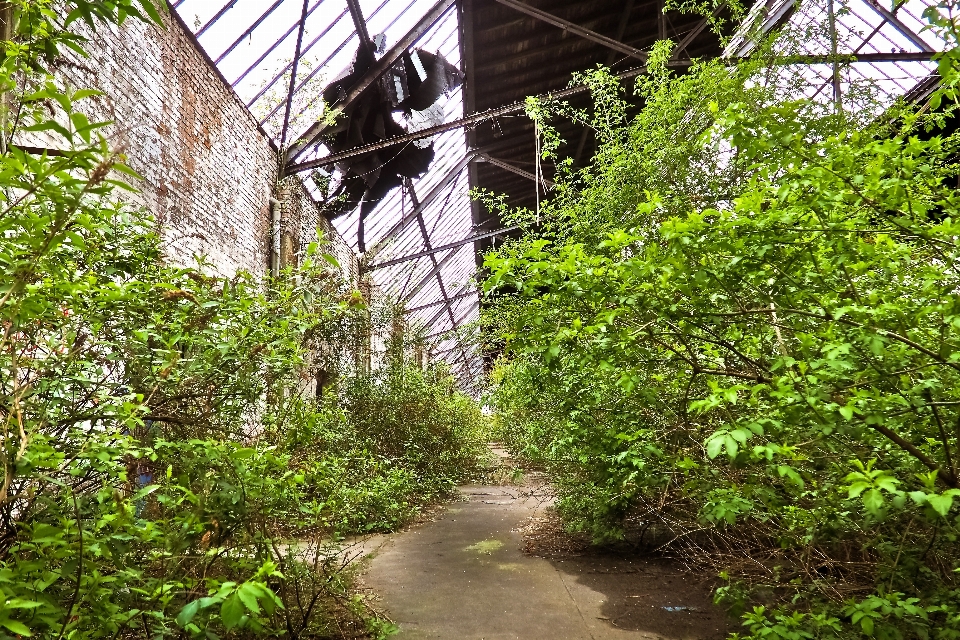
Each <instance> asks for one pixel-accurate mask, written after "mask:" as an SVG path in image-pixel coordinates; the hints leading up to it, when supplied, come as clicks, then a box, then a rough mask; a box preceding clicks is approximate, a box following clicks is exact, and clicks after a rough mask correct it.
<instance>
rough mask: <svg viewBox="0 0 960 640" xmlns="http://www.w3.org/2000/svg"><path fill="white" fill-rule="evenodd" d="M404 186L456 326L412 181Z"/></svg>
mask: <svg viewBox="0 0 960 640" xmlns="http://www.w3.org/2000/svg"><path fill="white" fill-rule="evenodd" d="M404 186H406V188H407V190H408V191H409V192H410V201H411V203H412V204H413V206H414V207H415V208H416V209H417V212H418V213H417V225H418V226H419V227H420V237H421V238H422V239H423V245H424V246H425V247H426V248H427V251H429V256H430V261H431V262H433V268H434V269H436V270H437V273H436V278H437V286H439V287H440V295H441V296H442V297H443V302H444V305H443V308H444V309H446V311H447V313H448V314H449V315H450V322H451V323H452V324H453V327H454V328H457V326H458V324H457V319H456V318H454V317H453V309H452V308H451V306H450V297H449V296H447V287H446V286H445V285H444V284H443V278H441V277H440V269H439V266H438V265H439V263H438V262H437V257H436V256H435V255H434V253H435V252H434V251H432V249H433V247H432V246H431V244H430V234H429V233H427V225H426V224H425V223H424V222H423V214H422V213H420V212H421V211H422V209H420V202H419V201H418V200H417V192H416V191H415V190H414V188H413V181H412V180H410V179H409V178H407V179H406V180H405V182H404ZM457 343H458V344H459V343H460V341H459V339H458V340H457ZM462 348H463V345H461V350H462ZM464 353H465V352H464Z"/></svg>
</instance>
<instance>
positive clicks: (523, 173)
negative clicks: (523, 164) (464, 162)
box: [479, 153, 554, 189]
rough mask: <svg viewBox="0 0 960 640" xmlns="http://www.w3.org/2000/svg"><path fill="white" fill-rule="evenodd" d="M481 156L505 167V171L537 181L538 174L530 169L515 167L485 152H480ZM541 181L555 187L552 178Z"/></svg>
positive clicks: (493, 163)
mask: <svg viewBox="0 0 960 640" xmlns="http://www.w3.org/2000/svg"><path fill="white" fill-rule="evenodd" d="M479 158H480V160H482V161H484V162H489V163H490V164H492V165H493V166H495V167H500V168H501V169H504V170H505V171H509V172H510V173H515V174H517V175H518V176H522V177H524V178H526V179H527V180H533V181H534V182H537V176H535V175H534V174H532V173H530V172H529V171H526V170H524V169H521V168H520V167H515V166H513V165H512V164H510V163H509V162H504V161H503V160H500V159H498V158H493V157H491V156H489V155H487V154H485V153H480V154H479ZM540 182H542V183H543V184H544V185H545V186H546V187H547V188H548V189H553V187H554V184H553V182H552V181H550V180H547V179H546V178H544V179H542V180H540Z"/></svg>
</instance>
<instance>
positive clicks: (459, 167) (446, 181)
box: [367, 152, 476, 258]
mask: <svg viewBox="0 0 960 640" xmlns="http://www.w3.org/2000/svg"><path fill="white" fill-rule="evenodd" d="M475 156H476V154H475V153H473V152H468V153H467V154H466V155H465V156H464V157H463V158H462V159H461V160H460V162H458V163H457V164H455V165H454V166H453V168H452V169H450V171H448V172H447V174H446V175H445V176H444V177H443V179H442V180H440V182H438V183H437V185H436V186H435V187H434V188H433V189H431V190H430V193H428V194H427V196H426V197H425V198H424V199H423V200H421V201H420V204H419V205H418V206H416V207H414V208H413V211H411V212H410V213H409V215H407V216H405V217H404V218H401V219H400V221H399V222H397V223H396V224H395V225H393V227H392V228H391V229H390V230H389V231H387V233H386V235H384V236H383V237H382V238H380V240H378V241H377V242H376V244H374V245H373V247H372V248H371V249H370V250H369V251H368V252H367V256H369V257H370V258H373V257H374V256H376V255H377V254H378V253H379V252H380V251H382V250H383V248H384V247H385V246H386V244H387V243H388V242H389V241H390V240H391V239H393V237H394V236H396V235H398V234H399V233H401V232H402V231H403V230H404V229H406V228H407V227H408V226H410V223H412V222H413V221H414V220H416V219H417V216H418V215H419V214H420V213H421V212H422V211H423V210H424V209H425V208H426V207H427V206H429V205H430V203H432V202H433V201H434V200H436V199H437V198H438V197H439V196H440V194H441V193H443V190H444V189H446V188H447V187H448V186H450V183H451V182H453V181H454V180H456V179H457V177H458V176H459V175H460V173H461V172H462V171H463V170H464V168H465V167H466V166H467V165H468V164H470V161H471V160H473V159H474V157H475Z"/></svg>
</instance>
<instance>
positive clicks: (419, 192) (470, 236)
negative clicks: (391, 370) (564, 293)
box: [171, 0, 942, 390]
mask: <svg viewBox="0 0 960 640" xmlns="http://www.w3.org/2000/svg"><path fill="white" fill-rule="evenodd" d="M929 4H931V0H901V1H900V2H897V3H896V4H894V5H891V6H889V7H888V6H886V5H885V4H881V3H880V2H878V1H876V0H846V1H844V0H824V1H817V2H813V1H808V2H801V3H799V4H797V3H795V2H793V1H792V0H760V2H758V3H757V4H756V6H754V7H753V10H752V11H751V13H750V16H749V18H748V20H747V22H746V23H745V24H744V25H743V27H744V30H743V31H742V32H741V34H740V35H739V37H737V38H734V39H733V41H732V42H731V43H730V44H729V46H728V48H727V49H726V50H725V51H724V50H722V49H721V46H720V41H719V37H718V36H717V35H716V34H714V33H713V31H712V30H711V29H710V28H709V23H708V21H707V19H706V18H705V17H703V16H700V15H692V14H682V13H679V12H676V11H664V10H663V0H593V1H592V2H576V1H573V0H275V1H274V2H268V1H265V0H229V1H228V0H177V1H175V2H172V3H171V6H172V8H173V9H174V10H175V11H176V12H177V14H178V16H179V17H180V19H181V21H182V22H183V24H185V25H186V26H187V27H188V28H189V29H190V30H191V31H192V32H193V34H194V36H195V37H196V39H197V40H198V42H199V44H200V46H201V47H202V49H203V50H204V51H205V52H206V54H207V55H208V56H209V58H210V59H211V61H213V63H214V64H215V65H216V66H217V68H218V70H219V71H220V72H221V74H222V75H223V76H224V77H225V78H226V79H227V81H228V82H229V83H230V84H231V85H232V86H233V88H234V90H235V91H236V92H237V94H238V95H239V96H240V98H241V99H242V100H243V101H244V102H245V103H246V104H247V106H248V107H249V108H250V110H251V113H253V114H254V116H255V117H257V119H258V120H259V121H260V124H261V126H262V127H263V129H264V130H265V131H266V132H267V134H268V135H270V136H271V137H273V139H274V141H275V142H276V144H277V145H278V148H282V149H284V150H285V154H286V155H285V161H286V168H285V171H286V172H287V173H288V174H299V175H301V176H302V177H303V179H304V183H305V184H306V185H307V187H308V188H309V189H311V190H312V192H313V194H314V196H315V198H316V199H317V200H318V201H320V202H322V201H324V199H325V198H326V197H327V196H328V195H329V194H327V193H325V192H324V186H325V182H324V180H326V177H327V176H329V175H330V174H331V170H332V169H333V168H334V167H345V166H348V165H350V164H351V163H353V166H359V165H360V164H363V162H368V163H369V159H370V158H376V159H377V161H376V163H375V164H376V166H375V167H374V169H373V170H374V171H376V172H377V174H378V175H379V173H380V171H381V168H382V167H385V166H386V165H388V164H389V163H390V162H392V161H395V160H396V159H397V158H399V157H401V156H402V155H403V154H410V153H411V152H412V150H413V149H414V147H418V148H423V147H425V146H426V145H429V144H432V149H433V161H432V162H431V163H430V165H429V168H428V169H427V170H426V171H425V172H424V173H422V174H421V175H417V176H416V177H413V178H412V179H408V178H405V177H404V176H402V175H401V176H399V177H398V178H397V184H398V185H399V186H397V187H396V188H392V189H390V190H389V191H388V192H387V193H386V194H385V195H383V194H378V195H377V197H376V200H375V201H373V202H370V203H369V204H368V205H367V207H366V209H372V211H369V213H368V214H367V212H366V211H365V220H364V224H363V235H362V237H361V236H360V235H359V234H358V226H359V225H358V223H359V222H360V220H359V218H360V210H361V208H363V207H362V206H360V205H357V206H348V207H346V209H345V210H344V211H343V212H342V215H340V216H339V217H336V218H335V219H334V220H333V223H334V225H335V227H336V228H337V230H338V231H339V232H340V233H341V235H343V237H344V238H345V239H346V240H347V242H348V243H350V244H351V246H353V247H354V249H355V250H358V253H359V249H360V248H361V246H362V248H363V249H365V251H364V253H363V255H362V256H361V257H362V263H363V264H364V268H365V269H366V270H367V271H368V272H369V273H370V275H371V277H372V278H373V280H374V282H375V283H376V284H377V285H378V286H379V287H380V288H381V289H382V290H383V291H385V292H387V293H388V294H390V295H391V296H393V297H394V298H396V299H398V300H401V301H403V302H404V303H405V304H406V306H407V310H408V315H409V318H410V320H411V322H412V323H413V324H418V325H420V326H422V327H424V329H423V331H424V335H425V336H427V338H428V342H429V343H430V345H431V352H432V355H433V357H434V358H436V359H439V360H443V361H446V362H448V363H449V364H450V366H451V368H452V370H453V371H454V372H455V373H456V375H457V376H458V378H459V380H460V382H461V384H462V385H463V387H464V388H465V389H467V390H476V389H477V388H478V384H479V381H480V380H481V379H482V377H483V374H484V362H483V359H482V357H481V353H480V349H479V346H478V344H479V343H478V341H477V340H476V339H475V338H476V336H475V335H473V334H472V333H471V332H473V331H476V320H477V319H478V316H479V308H480V299H479V296H478V292H477V288H476V284H475V282H474V277H475V276H476V274H477V269H478V265H479V264H480V260H481V255H482V253H483V251H484V250H486V249H487V248H489V247H490V246H491V244H493V243H495V242H497V241H498V239H500V238H502V237H504V236H507V235H510V234H516V233H517V231H516V230H514V229H509V228H504V226H503V225H502V223H501V221H500V220H499V219H498V218H497V216H496V215H495V214H493V213H491V212H488V211H485V210H484V209H483V207H482V206H481V205H479V204H478V203H475V202H472V201H471V199H470V197H469V191H470V190H471V189H472V188H475V187H482V188H484V189H488V190H490V191H493V192H495V193H498V194H505V195H507V196H508V197H509V201H510V202H511V203H512V204H514V205H517V206H532V205H533V203H534V202H535V201H536V199H537V198H538V197H540V198H548V197H549V189H550V186H551V182H550V172H549V170H548V171H547V172H546V175H543V176H541V178H540V179H539V180H537V179H536V178H537V176H536V175H535V167H536V140H535V132H534V128H533V124H532V123H531V122H530V120H529V119H527V118H526V117H525V116H524V111H523V100H524V98H526V97H527V96H531V95H546V94H550V95H553V96H565V97H566V98H567V99H568V100H570V101H571V102H573V103H575V104H576V103H577V102H578V101H581V102H583V103H584V104H586V100H587V99H588V96H587V94H586V91H585V90H584V88H583V87H576V86H571V78H572V75H573V74H574V73H575V72H577V71H583V70H587V69H591V68H594V67H596V66H597V65H598V64H602V65H605V66H607V67H609V68H611V69H612V70H613V71H614V72H615V73H618V74H621V75H622V76H623V77H624V78H630V77H634V76H636V75H638V74H640V73H643V70H644V65H645V61H646V56H647V52H649V50H650V49H651V47H652V46H653V44H654V43H655V42H656V41H657V40H659V39H664V38H669V39H671V40H673V41H674V42H675V43H677V46H676V47H675V49H674V51H675V53H674V57H673V59H672V60H671V64H673V65H674V66H676V67H684V66H687V65H689V61H690V60H691V59H694V58H701V57H714V56H719V55H727V56H729V57H737V56H740V55H745V54H747V53H748V52H749V49H750V42H751V39H750V37H748V36H747V35H745V34H746V30H745V28H746V27H748V26H749V27H751V28H753V29H754V30H756V29H761V30H769V29H772V28H775V27H783V26H784V25H786V26H787V27H788V29H794V30H795V31H797V32H803V30H806V32H808V33H813V35H810V36H808V37H806V38H804V39H802V40H801V45H800V49H799V50H798V49H797V45H796V41H794V44H791V45H785V46H790V47H793V49H791V50H789V51H785V53H789V54H803V55H806V56H808V59H806V60H804V61H803V64H793V65H784V67H783V68H782V69H781V74H789V75H790V77H791V78H793V79H794V80H795V79H796V78H797V77H801V78H802V79H803V81H804V82H805V86H806V90H805V92H806V93H807V95H809V96H811V97H814V98H815V99H816V98H819V99H823V100H831V99H842V96H844V95H849V94H852V93H853V92H850V91H849V89H850V88H851V87H853V86H855V85H856V84H857V83H860V82H871V83H873V84H875V85H877V86H879V87H880V88H881V90H882V91H884V92H885V93H886V94H887V95H889V96H890V99H893V98H895V97H897V96H900V95H904V94H906V93H908V92H909V91H911V90H912V89H913V88H914V87H916V86H917V85H918V83H920V82H921V81H923V80H924V79H925V78H928V77H929V76H930V74H931V73H932V72H933V70H934V67H935V65H934V64H933V63H931V62H930V60H931V58H932V56H933V55H934V54H935V53H936V51H938V50H939V49H940V48H942V43H940V42H939V41H938V40H937V38H936V37H935V36H934V34H933V33H932V32H930V31H929V30H924V22H923V20H922V19H921V14H922V12H923V10H924V8H925V7H926V6H927V5H929ZM713 17H719V18H724V17H728V12H727V9H726V8H725V3H723V2H717V5H716V10H715V11H714V14H713ZM823 24H831V25H833V27H834V28H832V29H830V30H829V31H828V32H820V31H816V30H814V31H811V29H810V26H811V25H823ZM358 34H363V35H362V36H358ZM380 34H382V37H380ZM417 51H420V52H425V53H422V54H421V56H420V58H424V56H427V57H432V56H433V55H435V54H439V55H440V56H442V58H443V59H445V60H446V61H447V62H449V63H450V64H451V65H453V66H455V67H457V68H458V69H459V78H460V79H462V83H461V80H460V79H455V78H454V80H455V81H454V82H451V83H450V84H449V87H448V89H449V90H448V91H447V92H446V93H445V94H443V95H441V97H440V98H439V100H438V101H437V102H436V103H435V104H434V105H432V106H431V107H430V109H429V112H430V113H429V114H427V115H428V116H429V117H427V116H424V115H423V114H422V113H421V112H417V111H412V112H411V111H409V110H408V111H407V112H406V113H403V114H399V115H398V116H397V119H398V122H399V124H400V125H401V127H402V132H401V131H400V130H395V131H393V133H390V134H382V133H381V134H378V135H380V136H382V139H381V138H376V139H374V140H372V141H371V139H369V137H367V138H364V139H363V140H362V143H360V144H358V145H356V146H354V147H351V146H350V145H348V144H347V145H345V144H344V143H343V142H342V140H343V139H344V138H343V137H342V136H341V142H339V143H336V144H334V143H332V142H331V140H333V138H332V137H331V136H330V134H329V132H330V130H331V127H333V126H334V125H332V124H331V122H330V121H328V120H323V117H324V116H325V115H328V114H325V113H324V109H325V108H335V109H339V110H343V111H344V112H346V113H350V109H357V107H356V105H358V104H361V103H362V102H363V100H364V99H365V96H368V95H369V93H370V92H371V91H378V90H379V91H383V90H384V87H386V86H387V84H385V83H384V80H383V78H385V77H387V78H392V77H393V76H391V75H390V74H396V73H397V69H398V64H402V63H403V61H404V60H406V65H407V69H408V72H409V73H413V72H411V71H409V70H410V59H411V58H410V56H411V53H412V52H413V53H415V52H417ZM834 54H840V55H843V54H855V55H856V56H857V58H856V60H855V61H854V60H852V59H846V60H844V62H843V63H842V64H840V63H838V62H837V58H829V59H828V57H829V56H831V55H834ZM364 55H369V56H371V57H369V59H368V64H366V65H359V64H357V63H356V62H355V61H356V59H360V58H362V57H363V56H364ZM404 56H406V58H405V57H404ZM414 57H416V55H414ZM415 66H416V67H417V68H418V69H420V73H422V72H423V70H422V65H421V63H420V60H419V59H418V60H417V62H416V64H415ZM355 67H356V68H360V72H358V73H356V74H354V75H353V76H350V77H349V78H348V79H347V80H345V81H343V82H344V85H343V87H342V88H341V87H338V89H339V95H338V97H337V98H336V100H335V101H334V104H333V106H332V107H325V105H324V101H323V100H322V96H321V94H322V92H323V90H324V89H325V88H327V87H329V86H330V85H331V83H332V82H334V81H335V79H337V77H338V76H339V75H340V74H341V72H342V71H343V70H344V69H348V70H349V69H353V68H355ZM361 67H362V68H361ZM453 75H457V74H453ZM453 75H450V74H448V78H453ZM794 84H795V83H794ZM397 86H398V87H399V86H400V85H397ZM444 86H445V87H447V85H444ZM378 87H379V88H378ZM389 87H390V91H391V92H392V91H393V89H392V87H393V85H392V84H390V85H389ZM401 93H402V92H401ZM328 95H329V94H328ZM394 97H395V98H396V96H394ZM849 107H850V108H856V107H857V105H852V104H851V105H849ZM424 113H426V112H424ZM560 127H561V128H560V133H561V134H562V135H563V137H564V138H565V140H566V141H567V142H566V144H565V145H564V147H562V148H561V149H560V153H561V155H563V156H567V157H571V158H573V159H574V162H575V164H578V165H582V164H585V163H586V162H588V161H589V159H590V157H591V156H592V153H593V148H594V141H593V140H592V138H591V136H590V132H589V131H588V130H585V129H583V128H577V127H576V126H574V125H560ZM317 172H319V173H317ZM368 173H369V172H368ZM317 177H322V178H323V179H322V180H319V181H318V180H316V178H317ZM401 182H402V184H400V183H401ZM348 202H349V201H348Z"/></svg>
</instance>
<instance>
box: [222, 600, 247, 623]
mask: <svg viewBox="0 0 960 640" xmlns="http://www.w3.org/2000/svg"><path fill="white" fill-rule="evenodd" d="M245 617H246V608H245V607H244V606H243V603H242V602H241V601H240V598H239V597H237V594H236V592H234V593H233V594H232V595H230V596H229V597H228V598H227V599H226V600H224V601H223V606H221V607H220V619H221V620H222V621H223V626H224V627H226V628H227V630H228V631H229V630H230V629H233V628H234V627H238V626H240V625H241V624H242V623H243V619H244V618H245Z"/></svg>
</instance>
